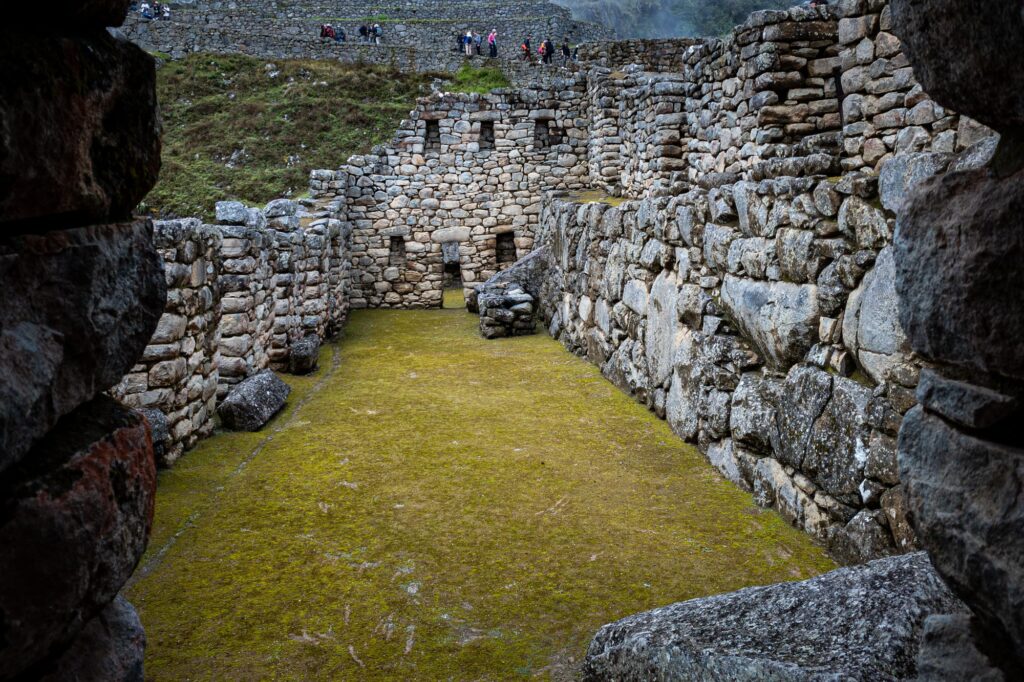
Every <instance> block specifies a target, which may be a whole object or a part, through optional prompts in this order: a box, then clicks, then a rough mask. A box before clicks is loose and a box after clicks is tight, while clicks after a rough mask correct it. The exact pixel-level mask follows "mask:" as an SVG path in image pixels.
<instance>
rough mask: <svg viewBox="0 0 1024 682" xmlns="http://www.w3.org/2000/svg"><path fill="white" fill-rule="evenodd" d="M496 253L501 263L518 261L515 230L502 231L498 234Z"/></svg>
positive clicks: (495, 246)
mask: <svg viewBox="0 0 1024 682" xmlns="http://www.w3.org/2000/svg"><path fill="white" fill-rule="evenodd" d="M494 251H495V255H496V257H497V260H498V264H499V265H504V264H506V263H515V262H516V234H515V232H502V233H501V234H499V235H497V242H496V243H495V245H494Z"/></svg>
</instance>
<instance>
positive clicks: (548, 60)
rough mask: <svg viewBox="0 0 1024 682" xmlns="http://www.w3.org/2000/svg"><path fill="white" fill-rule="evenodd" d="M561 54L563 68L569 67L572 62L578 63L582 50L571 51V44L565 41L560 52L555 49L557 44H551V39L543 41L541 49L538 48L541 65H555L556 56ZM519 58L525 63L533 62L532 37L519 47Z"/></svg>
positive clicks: (528, 37)
mask: <svg viewBox="0 0 1024 682" xmlns="http://www.w3.org/2000/svg"><path fill="white" fill-rule="evenodd" d="M559 52H561V55H562V66H568V64H569V62H570V61H574V62H575V61H578V60H579V54H580V48H579V46H576V47H574V48H572V49H569V43H568V42H567V41H565V40H563V41H562V47H561V49H560V50H556V49H555V44H554V43H553V42H551V39H550V38H545V39H544V40H542V41H541V43H540V47H538V48H537V54H538V55H539V60H540V63H541V64H553V63H554V60H555V55H556V54H558V53H559ZM519 58H520V59H522V60H523V61H524V62H529V61H532V60H533V49H532V48H531V46H530V36H526V39H525V40H523V42H522V44H521V45H520V46H519Z"/></svg>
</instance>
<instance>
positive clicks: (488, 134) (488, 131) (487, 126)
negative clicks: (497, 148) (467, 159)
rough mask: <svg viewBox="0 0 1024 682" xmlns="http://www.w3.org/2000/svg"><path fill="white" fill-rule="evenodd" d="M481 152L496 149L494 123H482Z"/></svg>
mask: <svg viewBox="0 0 1024 682" xmlns="http://www.w3.org/2000/svg"><path fill="white" fill-rule="evenodd" d="M479 144H480V151H488V150H491V149H494V121H480V139H479Z"/></svg>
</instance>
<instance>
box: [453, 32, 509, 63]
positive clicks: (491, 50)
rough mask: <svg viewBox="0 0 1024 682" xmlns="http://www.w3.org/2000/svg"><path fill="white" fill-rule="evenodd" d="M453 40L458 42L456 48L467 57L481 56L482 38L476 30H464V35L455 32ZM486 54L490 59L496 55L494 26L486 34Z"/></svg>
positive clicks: (496, 46) (496, 33)
mask: <svg viewBox="0 0 1024 682" xmlns="http://www.w3.org/2000/svg"><path fill="white" fill-rule="evenodd" d="M455 40H456V42H457V43H458V50H459V51H460V52H462V53H464V54H465V55H466V56H467V57H472V56H473V55H476V56H478V57H482V56H483V54H484V51H483V43H484V38H483V36H481V35H480V34H479V33H477V32H476V31H466V35H462V34H461V33H459V34H456V36H455ZM487 55H488V56H489V57H490V58H491V59H495V58H497V56H498V29H496V28H493V29H491V32H490V33H488V34H487Z"/></svg>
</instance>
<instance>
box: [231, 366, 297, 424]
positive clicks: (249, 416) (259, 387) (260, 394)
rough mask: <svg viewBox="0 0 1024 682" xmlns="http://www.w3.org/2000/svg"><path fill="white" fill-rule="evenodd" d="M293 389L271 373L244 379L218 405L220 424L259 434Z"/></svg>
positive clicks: (265, 372)
mask: <svg viewBox="0 0 1024 682" xmlns="http://www.w3.org/2000/svg"><path fill="white" fill-rule="evenodd" d="M291 392H292V389H291V387H290V386H289V385H288V384H286V383H284V382H283V381H281V379H279V378H278V376H277V375H276V374H274V373H273V372H272V371H271V370H269V369H265V370H263V371H261V372H258V373H256V374H254V375H252V376H251V377H249V378H248V379H245V380H244V381H242V382H241V383H239V384H238V385H236V386H235V387H234V388H233V389H231V393H229V394H228V397H227V398H225V399H224V401H223V402H222V403H221V404H220V405H218V406H217V415H218V416H220V420H221V423H222V424H223V425H224V426H225V427H227V428H229V429H232V430H235V431H259V430H260V429H261V428H262V427H263V425H264V424H266V423H267V422H268V421H270V418H271V417H273V416H274V415H275V414H277V413H278V411H279V410H280V409H281V408H282V407H284V404H285V401H286V400H287V399H288V394H289V393H291Z"/></svg>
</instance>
